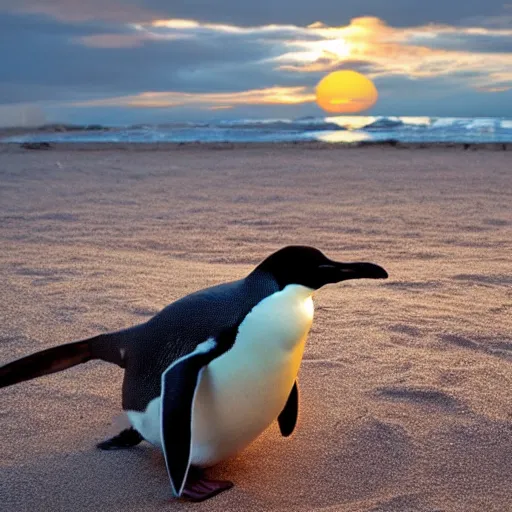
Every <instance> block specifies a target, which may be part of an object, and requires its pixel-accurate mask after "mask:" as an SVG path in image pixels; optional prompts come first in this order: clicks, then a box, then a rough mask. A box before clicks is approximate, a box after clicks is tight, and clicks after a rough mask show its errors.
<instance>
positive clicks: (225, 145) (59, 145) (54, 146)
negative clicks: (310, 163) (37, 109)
mask: <svg viewBox="0 0 512 512" xmlns="http://www.w3.org/2000/svg"><path fill="white" fill-rule="evenodd" d="M297 147H300V148H304V149H312V150H340V149H341V150H343V149H354V148H389V149H390V150H406V149H407V150H421V149H442V150H457V151H477V150H478V151H480V150H487V151H510V150H512V142H509V143H507V142H471V143H463V142H400V141H397V140H394V139H389V140H383V141H358V142H323V141H294V142H112V141H108V142H24V143H20V142H0V152H13V151H32V150H43V151H44V150H46V151H48V150H49V151H112V150H115V151H180V150H190V149H193V150H237V149H254V150H261V149H293V148H297Z"/></svg>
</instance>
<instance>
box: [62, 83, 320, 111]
mask: <svg viewBox="0 0 512 512" xmlns="http://www.w3.org/2000/svg"><path fill="white" fill-rule="evenodd" d="M312 101H315V95H314V93H312V92H311V91H308V90H307V88H306V87H269V88H267V89H254V90H249V91H242V92H236V91H235V92H225V93H196V94H190V93H183V92H144V93H141V94H137V95H133V96H123V97H117V98H106V99H101V100H91V101H85V102H81V103H78V102H77V103H73V104H72V106H75V107H80V106H82V107H101V106H104V107H137V108H168V107H183V106H190V105H192V106H198V107H203V108H208V109H215V108H217V109H226V108H232V107H233V105H296V104H299V103H310V102H312Z"/></svg>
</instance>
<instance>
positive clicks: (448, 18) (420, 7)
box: [34, 0, 505, 26]
mask: <svg viewBox="0 0 512 512" xmlns="http://www.w3.org/2000/svg"><path fill="white" fill-rule="evenodd" d="M34 1H36V0H34ZM138 3H139V5H143V6H144V7H146V8H147V9H149V10H155V11H158V12H162V11H165V12H166V13H168V16H169V17H170V18H191V19H196V20H200V21H205V22H206V21H208V22H222V23H230V24H235V25H245V26H254V25H265V24H271V23H277V24H283V23H291V24H294V25H300V26H306V25H309V24H310V23H313V22H315V21H321V22H324V23H326V24H328V25H331V26H333V25H346V24H348V23H349V21H350V20H351V19H352V18H356V17H358V16H377V17H379V18H381V19H383V20H385V21H386V22H387V23H389V24H391V25H393V26H412V25H423V24H426V23H447V24H455V23H458V22H459V21H460V20H463V19H464V18H469V17H478V16H493V15H499V14H500V13H502V12H503V6H504V3H505V2H504V0H485V1H484V0H464V1H463V2H460V1H455V0H451V1H448V0H428V1H426V0H387V1H386V0H384V1H383V0H343V1H340V0H279V1H276V0H258V1H257V2H254V1H253V2H246V1H242V0H217V1H215V2H212V1H211V0H195V1H176V0H174V1H171V2H169V1H168V0H143V1H140V2H138Z"/></svg>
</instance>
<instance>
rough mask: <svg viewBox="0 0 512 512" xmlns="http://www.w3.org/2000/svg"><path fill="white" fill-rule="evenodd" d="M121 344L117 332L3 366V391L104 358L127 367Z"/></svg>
mask: <svg viewBox="0 0 512 512" xmlns="http://www.w3.org/2000/svg"><path fill="white" fill-rule="evenodd" d="M119 341H120V340H119V338H118V336H117V333H112V334H100V335H99V336H95V337H94V338H89V339H87V340H82V341H75V342H73V343H66V344H65V345H59V346H57V347H52V348H48V349H46V350H41V351H40V352H36V353H35V354H31V355H29V356H26V357H22V358H21V359H16V360H15V361H12V362H11V363H8V364H6V365H4V366H0V388H4V387H7V386H12V385H13V384H17V383H19V382H23V381H25V380H30V379H35V378H36V377H42V376H43V375H49V374H50V373H55V372H60V371H62V370H67V369H68V368H71V367H72V366H76V365H77V364H82V363H86V362H87V361H91V360H92V359H102V360H103V361H108V362H110V363H115V364H118V365H119V366H121V367H123V366H124V365H123V354H124V351H123V350H120V347H119V345H120V343H119Z"/></svg>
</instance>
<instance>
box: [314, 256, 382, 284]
mask: <svg viewBox="0 0 512 512" xmlns="http://www.w3.org/2000/svg"><path fill="white" fill-rule="evenodd" d="M320 269H325V270H326V271H327V272H328V273H329V274H330V277H331V279H333V280H332V281H331V282H332V283H339V282H340V281H347V280H348V279H387V277H388V273H387V272H386V271H385V270H384V269H383V268H382V267H379V265H375V264H374V263H366V262H358V263H339V262H337V261H332V262H330V263H329V264H327V265H320Z"/></svg>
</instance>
